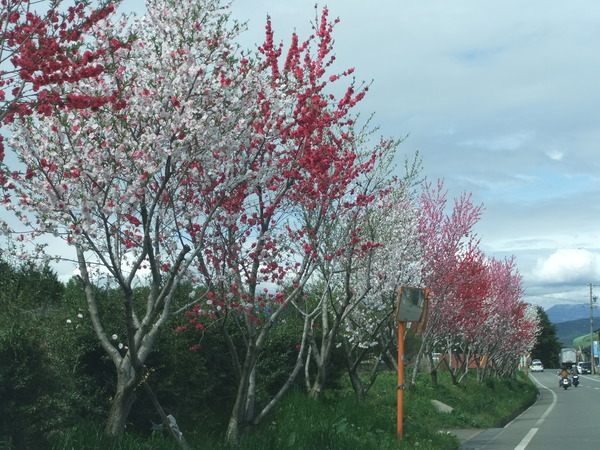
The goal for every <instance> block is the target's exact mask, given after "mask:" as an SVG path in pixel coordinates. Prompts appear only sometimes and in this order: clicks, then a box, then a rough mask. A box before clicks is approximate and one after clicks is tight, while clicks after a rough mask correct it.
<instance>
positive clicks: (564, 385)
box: [560, 378, 571, 391]
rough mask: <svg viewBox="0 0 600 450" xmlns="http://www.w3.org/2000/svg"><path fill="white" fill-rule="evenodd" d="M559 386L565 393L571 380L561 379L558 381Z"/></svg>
mask: <svg viewBox="0 0 600 450" xmlns="http://www.w3.org/2000/svg"><path fill="white" fill-rule="evenodd" d="M560 385H561V386H562V387H563V388H564V389H565V391H566V390H567V388H568V387H569V386H571V380H569V379H568V378H563V379H562V380H560Z"/></svg>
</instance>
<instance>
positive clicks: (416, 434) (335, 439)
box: [53, 372, 537, 450]
mask: <svg viewBox="0 0 600 450" xmlns="http://www.w3.org/2000/svg"><path fill="white" fill-rule="evenodd" d="M536 396H537V388H536V387H535V386H534V385H533V384H532V383H530V382H529V381H528V380H527V379H526V378H525V375H524V374H523V373H522V372H519V373H518V377H517V379H503V380H489V382H486V383H483V384H481V383H478V382H477V381H476V380H475V377H469V378H468V379H467V380H466V381H465V382H464V383H462V384H460V385H453V384H452V383H451V377H450V376H448V374H447V373H444V372H442V374H440V377H439V384H438V386H437V387H433V386H431V384H430V383H429V380H428V377H419V380H418V383H417V385H416V386H415V387H413V388H411V389H409V390H407V391H406V394H405V402H404V406H405V409H404V412H405V416H404V435H403V438H402V439H401V440H398V439H397V437H396V406H397V405H396V374H395V373H393V372H386V373H383V374H382V375H381V376H380V377H379V378H378V380H377V382H376V384H375V386H374V387H373V392H372V393H371V395H369V397H368V398H367V399H366V400H365V401H364V402H360V403H358V402H357V401H356V397H355V394H354V393H353V391H352V389H351V388H350V387H349V386H343V385H341V386H340V387H339V388H338V389H336V390H332V391H330V392H328V394H327V395H326V396H325V397H324V398H322V399H320V400H318V401H314V400H313V399H310V398H309V397H308V396H307V395H306V394H305V393H303V392H300V391H297V390H296V391H293V392H291V393H290V394H289V395H288V396H287V397H286V398H285V399H284V400H283V402H282V403H281V405H280V406H279V407H278V409H277V411H276V412H275V413H274V414H273V417H272V418H270V420H268V421H266V422H265V423H264V424H263V425H261V426H260V428H259V429H258V430H256V432H255V433H254V434H253V435H252V436H251V437H249V438H248V439H247V440H245V441H244V442H243V443H242V444H240V445H238V446H231V445H228V444H226V443H225V442H223V440H222V439H219V438H218V435H219V433H218V428H219V426H218V424H217V423H214V422H213V423H212V426H211V424H210V423H209V424H207V423H198V427H197V428H196V430H195V431H192V432H190V433H188V434H186V437H187V441H188V444H189V445H190V447H191V448H212V449H223V450H226V449H256V450H268V449H273V450H275V449H278V450H279V449H298V448H305V449H312V448H314V449H316V448H319V449H332V450H333V449H340V450H342V449H344V450H345V449H348V448H352V449H357V450H360V449H364V450H368V449H414V448H419V449H432V450H433V449H444V450H450V449H457V448H459V441H458V439H457V438H456V437H455V436H454V435H453V434H451V433H450V432H449V430H452V429H461V428H489V427H498V426H503V425H504V424H506V423H507V421H508V420H509V419H512V418H513V417H514V415H515V414H516V413H518V412H520V411H522V410H524V409H525V408H526V407H528V406H529V405H531V404H532V403H533V402H534V401H535V399H536ZM432 400H437V401H440V402H442V403H444V404H446V405H448V406H451V407H452V408H453V411H452V412H450V413H447V412H440V411H438V410H437V409H436V408H435V407H434V406H433V404H432V402H431V401H432ZM53 448H54V449H60V450H66V449H73V448H112V449H123V450H126V449H127V450H128V449H139V450H142V449H177V448H179V447H178V445H177V444H176V443H175V442H173V440H172V439H170V438H169V437H168V436H166V434H163V433H161V432H155V433H154V434H151V435H150V436H142V435H140V434H136V433H126V434H125V435H123V436H121V437H119V438H111V439H109V438H107V437H106V436H105V435H104V434H103V433H102V429H101V427H100V426H99V424H93V423H92V424H85V423H84V424H79V425H77V426H75V427H73V428H72V429H70V430H68V431H67V432H66V433H65V434H63V435H62V436H61V437H60V439H56V440H55V441H54V443H53Z"/></svg>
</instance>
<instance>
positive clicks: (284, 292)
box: [10, 0, 372, 441]
mask: <svg viewBox="0 0 600 450" xmlns="http://www.w3.org/2000/svg"><path fill="white" fill-rule="evenodd" d="M147 11H148V13H147V14H146V15H145V16H144V17H143V18H140V19H139V20H137V21H135V22H134V23H133V24H132V25H128V24H127V23H126V22H124V21H123V22H119V23H118V24H111V23H109V22H107V21H101V22H99V23H98V24H96V25H95V26H93V27H91V28H90V32H91V33H92V36H93V38H94V42H95V44H96V45H97V46H98V48H106V49H110V51H106V52H104V53H102V54H100V55H99V57H98V62H99V63H101V64H102V65H103V67H105V69H106V70H105V72H104V74H103V77H102V78H90V79H89V80H87V82H86V83H79V84H77V92H78V95H81V96H85V97H86V98H92V97H96V98H105V97H107V96H109V97H111V99H112V100H111V101H110V102H108V103H105V104H102V105H98V106H97V107H95V108H90V109H86V110H83V111H73V110H72V109H69V108H64V107H63V106H62V105H61V104H51V105H50V108H51V109H52V114H50V115H46V114H45V113H44V112H43V111H32V115H31V116H28V117H25V118H23V119H22V120H18V121H16V122H15V125H14V127H13V131H14V137H13V139H12V140H11V146H12V147H13V149H14V150H15V152H16V153H17V154H18V156H19V158H20V160H21V162H22V163H23V164H24V165H25V167H26V170H25V171H24V172H23V173H18V172H16V171H12V172H10V176H11V183H12V184H11V188H12V191H11V192H12V193H13V196H12V198H11V201H12V203H11V204H10V206H11V207H12V208H13V209H14V210H15V211H16V212H17V213H18V214H19V216H20V218H21V219H22V221H23V223H24V224H26V225H29V226H31V227H32V229H33V230H35V232H36V233H38V234H39V233H52V234H54V235H55V236H57V237H58V238H62V239H64V241H65V242H66V243H67V244H69V245H71V246H73V248H74V252H75V254H76V257H77V261H78V265H79V271H80V277H81V281H82V284H83V286H84V288H85V293H86V298H87V303H88V310H89V312H90V316H91V319H92V323H93V326H94V329H95V331H96V334H97V336H98V339H99V341H100V343H101V345H102V347H103V349H104V350H105V352H106V353H107V354H108V355H109V356H110V357H111V358H112V361H113V363H114V366H115V370H116V372H117V385H116V391H115V396H114V398H113V400H112V406H111V410H110V413H109V417H108V420H107V424H106V432H107V433H110V434H117V433H120V432H121V431H122V430H123V427H124V424H125V421H126V419H127V415H128V411H129V409H130V408H131V406H132V404H133V402H134V400H135V395H136V388H137V386H138V385H139V383H140V382H141V381H142V380H145V379H146V377H147V375H148V372H147V370H146V368H145V364H144V363H145V361H146V359H147V357H148V355H149V354H150V352H151V351H152V348H153V343H154V342H155V340H156V339H157V338H158V335H159V331H160V329H161V328H162V327H163V326H164V324H165V323H166V321H167V320H168V319H169V318H170V317H171V316H172V315H173V314H175V313H178V312H183V311H185V310H187V309H188V307H189V306H191V305H195V306H194V308H193V311H194V312H193V314H194V315H195V317H194V318H192V321H193V322H194V323H195V324H196V326H201V323H202V320H204V319H206V320H215V319H216V320H219V319H223V320H225V319H226V318H227V317H229V318H236V320H240V321H241V322H240V324H241V325H242V327H243V329H245V330H246V338H247V341H246V342H247V343H248V346H247V347H246V348H245V350H244V352H243V353H242V354H241V355H238V354H237V353H236V349H234V348H232V356H233V359H234V361H237V362H238V364H239V365H238V371H237V372H238V386H237V398H236V403H235V405H234V408H233V411H232V416H231V420H230V425H229V429H228V433H227V435H228V439H229V440H231V441H237V440H238V439H239V436H240V433H241V431H243V430H242V428H243V427H242V425H244V424H248V425H252V424H255V423H258V421H259V420H260V419H261V418H262V417H264V414H266V412H267V411H268V410H269V409H270V408H272V406H273V404H274V402H271V403H269V404H268V405H266V407H265V408H264V409H263V410H262V411H259V412H255V410H254V400H253V399H254V392H255V390H256V363H257V360H258V357H259V355H260V352H261V349H262V347H263V346H264V343H265V340H266V339H267V338H268V335H269V330H270V328H271V327H272V326H273V324H274V323H275V321H276V320H277V319H278V317H279V316H280V315H281V312H280V311H283V309H284V308H285V307H286V305H288V304H290V302H293V301H294V299H295V298H297V296H298V295H299V293H300V292H301V289H302V286H303V285H304V283H305V282H306V280H307V279H308V278H309V277H310V275H311V273H312V270H313V264H314V261H315V256H316V255H315V252H314V251H313V250H312V247H311V246H312V244H311V242H312V241H313V240H314V239H315V237H317V236H316V235H310V236H309V235H308V233H307V230H306V229H305V228H303V227H302V226H301V225H300V224H299V222H298V221H297V220H296V217H298V216H296V214H297V213H298V212H299V211H301V210H303V211H306V210H309V211H313V212H315V214H316V215H317V216H318V217H321V218H325V217H327V214H328V210H327V206H326V205H328V204H329V203H331V199H334V198H339V197H340V196H342V195H343V194H344V192H345V190H346V188H347V186H348V185H349V183H350V182H351V180H352V179H354V178H355V177H357V176H358V175H359V174H360V173H363V172H365V171H368V170H369V169H370V167H371V165H372V163H371V162H370V161H367V162H361V163H360V164H359V163H357V162H356V161H355V159H356V158H355V153H354V151H355V150H354V148H353V146H352V145H351V140H352V139H351V136H350V135H349V134H348V133H346V132H344V129H345V128H347V127H349V126H351V124H352V120H351V119H350V118H349V116H348V114H349V112H350V110H351V109H352V107H353V106H354V105H355V104H356V102H358V101H359V100H360V99H361V98H362V97H363V95H364V92H365V90H366V89H360V88H359V89H356V88H355V87H354V85H353V83H351V84H350V86H349V87H348V88H347V89H345V90H344V91H343V93H342V96H341V97H340V98H336V97H335V96H333V95H332V94H331V92H330V90H328V86H329V84H330V83H333V82H336V81H337V80H339V79H340V78H343V77H345V76H348V75H350V73H351V71H347V72H343V73H340V74H339V75H338V74H332V75H330V74H328V73H327V72H328V70H329V67H330V65H331V64H332V63H333V57H332V56H331V54H330V53H331V50H332V38H331V32H332V29H333V23H332V22H330V21H329V20H328V18H327V10H326V9H325V10H323V13H322V15H321V16H320V17H319V18H318V26H317V28H316V29H315V34H314V36H313V37H311V38H310V39H308V40H307V41H305V42H300V41H299V39H298V37H297V36H295V35H294V36H293V37H292V43H291V45H290V48H289V50H288V52H287V54H286V55H285V58H283V57H282V54H283V53H282V48H281V47H280V46H277V45H276V44H275V43H274V40H273V32H272V29H271V26H270V22H269V23H268V24H267V38H266V41H265V43H264V44H263V45H262V46H261V47H260V49H259V50H260V53H259V54H256V55H252V56H250V55H247V54H244V53H243V52H241V51H240V50H239V49H238V48H237V46H236V45H235V44H234V39H235V37H236V36H237V33H238V32H239V27H238V26H237V25H235V24H234V25H230V24H229V23H228V21H227V16H226V14H225V10H224V9H223V8H221V6H220V3H219V2H218V1H216V0H205V1H191V0H183V1H181V0H150V1H149V2H148V5H147ZM121 42H128V45H122V44H120V43H121ZM313 52H314V53H313ZM71 88H73V85H72V84H71V83H69V82H65V83H63V84H61V85H56V86H55V87H54V89H56V90H58V92H59V93H63V94H64V93H66V92H70V89H71ZM30 215H31V216H30ZM102 277H106V278H107V279H108V280H109V282H110V283H111V285H112V286H117V287H118V288H119V289H120V290H121V293H122V296H123V310H122V318H123V321H122V323H119V324H115V323H106V322H105V321H104V320H103V317H102V315H101V314H100V311H99V308H98V304H97V299H96V297H95V292H94V289H93V286H94V283H97V282H98V280H99V279H100V278H102ZM142 278H143V279H144V283H146V284H147V285H148V286H149V294H148V296H147V297H146V298H136V297H135V295H134V293H135V290H134V286H135V284H136V283H137V282H138V281H139V280H140V279H142ZM184 281H186V282H188V281H189V282H191V283H193V284H197V285H201V287H202V288H201V289H197V290H196V291H195V293H194V294H193V295H192V298H190V299H189V304H186V303H176V295H175V293H176V291H177V289H178V287H179V286H180V285H181V284H182V283H183V282H184ZM267 312H268V314H267ZM112 334H119V335H120V334H123V335H124V336H126V339H125V344H126V345H125V346H123V347H122V348H119V347H118V346H116V345H115V342H116V341H113V340H112V339H111V335H112ZM302 351H303V350H302V349H300V351H299V355H301V354H302ZM292 376H293V374H292ZM284 388H285V386H284ZM282 392H283V391H282ZM276 400H277V398H275V399H274V401H276Z"/></svg>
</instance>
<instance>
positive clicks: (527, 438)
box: [515, 374, 558, 450]
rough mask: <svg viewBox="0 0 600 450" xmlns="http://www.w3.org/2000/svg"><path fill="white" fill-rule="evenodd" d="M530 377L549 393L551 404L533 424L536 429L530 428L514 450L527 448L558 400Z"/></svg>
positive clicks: (535, 379)
mask: <svg viewBox="0 0 600 450" xmlns="http://www.w3.org/2000/svg"><path fill="white" fill-rule="evenodd" d="M530 377H531V378H532V379H533V381H535V382H536V383H537V384H538V385H539V386H541V387H543V388H544V389H546V390H547V391H549V392H550V393H551V394H552V403H551V404H550V406H548V408H546V411H544V414H542V415H541V417H540V418H539V419H538V421H537V422H536V423H535V426H536V427H535V428H531V429H530V430H529V432H528V433H527V434H526V435H525V437H524V438H523V439H522V440H521V442H519V445H517V446H516V447H515V450H525V448H526V447H527V445H528V444H529V442H530V441H531V439H533V436H535V433H537V432H538V430H539V428H538V427H539V426H540V425H541V424H542V423H543V422H544V420H546V417H548V414H550V412H552V410H553V409H554V407H555V406H556V401H557V398H558V397H557V396H556V393H555V392H554V391H553V390H552V389H550V388H547V387H546V386H544V385H543V384H542V383H540V382H539V381H538V380H537V378H535V377H534V376H532V375H531V374H530Z"/></svg>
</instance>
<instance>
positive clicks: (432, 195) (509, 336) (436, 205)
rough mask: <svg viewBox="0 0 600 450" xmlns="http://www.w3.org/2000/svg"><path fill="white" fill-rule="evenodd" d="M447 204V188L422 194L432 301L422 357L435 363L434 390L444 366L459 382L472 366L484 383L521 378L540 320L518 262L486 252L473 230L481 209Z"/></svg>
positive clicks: (467, 203)
mask: <svg viewBox="0 0 600 450" xmlns="http://www.w3.org/2000/svg"><path fill="white" fill-rule="evenodd" d="M447 203H448V199H447V191H445V190H444V186H443V183H441V182H439V183H438V185H437V186H432V185H431V184H430V185H427V186H426V187H425V189H424V190H423V192H422V194H421V209H420V211H421V217H420V222H419V229H420V230H421V234H420V238H421V240H422V248H423V251H424V253H423V257H424V258H423V265H422V283H423V285H425V286H427V287H428V288H429V289H430V295H431V302H430V308H429V318H428V322H427V327H426V329H425V333H424V335H423V341H422V347H421V350H420V353H419V356H420V358H425V359H426V360H427V361H428V363H429V364H428V366H429V367H430V373H431V377H432V382H433V383H434V384H435V383H436V382H437V381H436V375H437V369H438V367H439V366H440V365H441V364H444V365H446V366H447V368H448V369H449V371H450V373H451V375H452V379H453V382H454V383H458V382H460V380H461V379H462V378H463V377H464V376H465V375H466V374H467V372H468V369H469V367H470V366H472V365H473V364H474V365H475V366H476V368H477V372H478V377H479V378H480V379H482V378H483V377H484V376H485V375H486V374H490V373H495V374H498V375H507V374H511V373H514V371H515V370H516V368H517V366H518V363H519V360H520V357H521V356H522V355H523V354H526V353H527V352H528V351H529V350H530V349H531V348H532V347H533V345H534V344H535V340H536V337H537V334H538V331H539V330H538V328H539V325H538V318H537V315H536V314H534V313H533V310H532V308H531V307H529V306H527V305H526V304H525V303H524V302H523V300H522V295H523V292H522V282H521V276H520V275H519V273H518V270H517V268H516V266H515V262H514V259H508V260H504V261H498V260H496V259H495V258H493V257H489V256H487V255H485V254H484V252H482V250H481V249H480V248H479V239H478V238H477V236H476V235H475V233H474V231H473V227H474V225H475V224H476V223H477V221H478V220H479V218H480V216H481V213H482V207H481V206H475V205H473V203H472V202H471V199H470V196H469V195H467V194H463V195H462V196H461V197H460V198H458V199H456V200H455V202H454V205H453V206H452V208H450V207H449V206H448V204H447ZM434 355H442V356H441V357H439V358H438V357H434ZM416 370H417V369H416V368H415V374H416ZM413 380H414V375H413Z"/></svg>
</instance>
